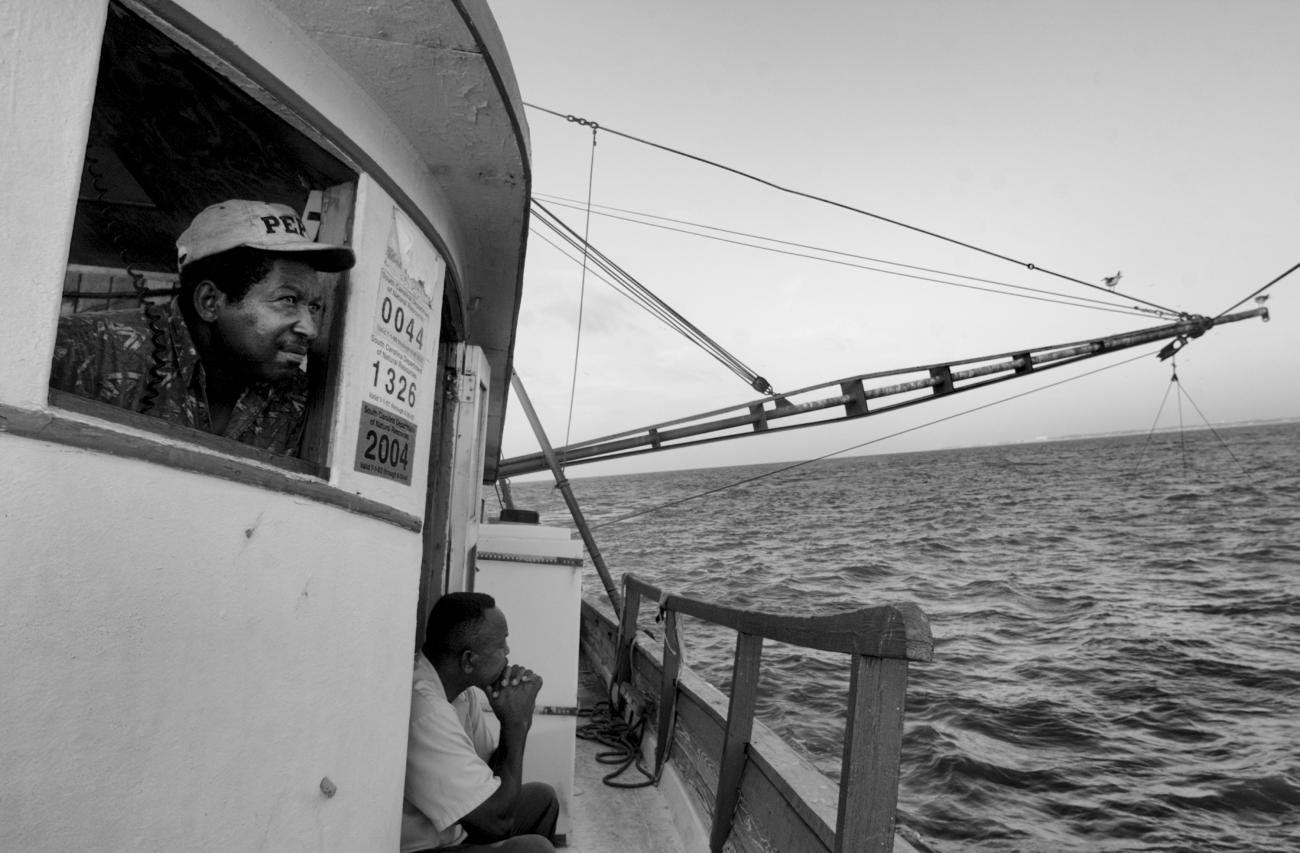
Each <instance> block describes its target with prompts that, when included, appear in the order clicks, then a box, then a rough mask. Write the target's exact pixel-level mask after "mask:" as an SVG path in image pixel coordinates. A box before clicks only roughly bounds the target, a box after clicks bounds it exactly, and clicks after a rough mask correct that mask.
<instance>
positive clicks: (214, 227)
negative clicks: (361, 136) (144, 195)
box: [176, 200, 355, 383]
mask: <svg viewBox="0 0 1300 853" xmlns="http://www.w3.org/2000/svg"><path fill="white" fill-rule="evenodd" d="M176 249H177V266H178V268H179V269H180V274H181V292H180V305H181V312H182V314H183V315H184V317H185V321H186V324H187V325H188V326H189V328H190V333H191V335H192V336H193V337H194V341H195V346H196V347H197V348H198V350H199V353H200V355H201V356H202V357H203V360H204V366H205V367H206V368H207V369H208V370H209V372H210V373H211V372H216V373H219V374H224V376H226V377H227V378H230V379H236V380H239V381H241V382H244V383H254V382H267V381H270V382H274V381H280V380H283V379H286V378H289V377H291V376H292V375H293V373H294V372H295V371H297V370H301V369H302V365H303V362H304V360H305V359H306V356H307V350H308V348H309V347H310V346H311V342H312V341H313V340H315V338H316V337H317V336H318V335H319V334H320V322H321V319H322V314H323V311H324V306H325V295H326V294H325V286H324V284H323V283H322V282H321V281H320V277H319V276H318V275H317V273H318V272H340V271H342V270H346V269H349V268H351V267H352V265H353V263H355V258H354V256H353V254H352V250H351V249H349V248H347V247H345V246H334V245H330V244H327V243H316V242H313V241H311V240H309V239H308V238H307V236H306V234H305V233H304V228H303V224H302V220H300V219H299V218H298V216H297V214H295V213H294V212H293V211H292V209H290V208H289V207H286V206H285V205H280V204H267V203H265V202H260V201H240V200H232V201H226V202H222V203H221V204H215V205H212V206H211V207H209V208H207V209H205V210H204V211H203V212H202V213H200V214H199V215H198V216H196V217H195V218H194V221H193V222H192V223H191V224H190V227H189V228H187V229H186V230H185V233H184V234H182V235H181V236H180V238H179V239H178V240H177V241H176Z"/></svg>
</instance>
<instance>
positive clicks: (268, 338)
mask: <svg viewBox="0 0 1300 853" xmlns="http://www.w3.org/2000/svg"><path fill="white" fill-rule="evenodd" d="M324 300H325V286H324V284H322V283H321V281H320V276H318V275H317V274H316V271H315V270H314V269H312V268H311V267H309V266H308V265H307V264H305V263H303V262H301V261H289V260H284V259H283V258H277V259H276V260H275V262H274V264H273V265H272V267H271V271H270V272H269V273H268V274H267V275H266V277H265V278H263V279H262V280H261V281H259V282H258V283H257V284H254V285H253V286H252V287H250V288H249V289H248V292H247V293H245V294H244V298H243V299H241V300H239V301H238V302H231V301H229V300H228V299H227V298H226V296H225V294H223V293H219V296H218V307H217V317H216V321H215V322H214V324H213V332H214V335H213V345H214V349H215V355H216V357H217V358H218V359H220V360H221V363H220V365H219V366H218V368H219V369H222V370H224V371H226V372H229V373H232V374H235V375H238V376H241V377H242V378H244V380H245V381H247V382H250V383H251V382H266V381H270V382H276V381H282V380H284V379H288V378H290V377H292V376H293V374H294V372H295V371H298V370H301V369H302V365H303V362H304V361H305V360H306V358H307V350H308V348H309V347H310V346H311V342H312V341H314V340H315V339H316V337H317V336H318V335H319V334H320V322H321V315H322V313H323V311H324V306H325V301H324Z"/></svg>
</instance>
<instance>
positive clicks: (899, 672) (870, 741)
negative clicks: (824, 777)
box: [835, 655, 907, 853]
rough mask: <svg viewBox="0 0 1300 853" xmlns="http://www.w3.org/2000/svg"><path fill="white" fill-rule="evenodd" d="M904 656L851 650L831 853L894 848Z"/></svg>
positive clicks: (904, 688) (904, 689)
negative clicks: (837, 802)
mask: <svg viewBox="0 0 1300 853" xmlns="http://www.w3.org/2000/svg"><path fill="white" fill-rule="evenodd" d="M906 698H907V661H905V660H897V659H894V658H876V657H869V656H867V655H853V673H852V675H851V677H850V679H849V715H848V721H847V722H846V724H845V727H844V758H843V761H842V763H841V765H840V806H839V816H838V817H837V819H836V827H835V853H849V851H853V853H858V851H873V853H874V851H879V853H889V851H892V850H893V849H894V812H895V809H896V807H897V803H898V764H899V758H900V756H901V754H902V749H903V706H904V703H905V701H906Z"/></svg>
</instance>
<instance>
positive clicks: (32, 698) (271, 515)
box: [0, 436, 421, 853]
mask: <svg viewBox="0 0 1300 853" xmlns="http://www.w3.org/2000/svg"><path fill="white" fill-rule="evenodd" d="M0 455H3V457H4V458H5V460H6V463H7V470H6V478H5V479H6V488H5V489H4V490H3V491H2V492H0V518H3V519H4V524H3V525H0V554H3V555H5V557H4V561H3V563H4V570H3V572H0V648H3V649H4V650H5V654H4V663H3V676H2V677H0V682H2V683H3V690H2V691H0V756H2V758H0V764H2V765H3V767H4V773H3V774H0V804H2V805H3V819H0V850H15V851H17V850H22V851H45V850H50V851H55V850H57V851H63V850H69V849H84V850H160V851H163V850H165V851H173V850H189V851H230V850H256V849H273V850H276V851H292V850H303V851H307V850H311V851H339V853H351V851H357V850H395V849H396V847H397V842H398V837H397V836H398V832H399V827H400V812H401V799H402V784H403V777H404V774H405V762H404V759H405V753H406V723H407V715H408V713H409V707H410V638H411V634H412V631H413V630H414V625H413V624H412V609H413V608H412V602H413V601H414V598H415V592H416V588H417V583H418V572H419V565H420V547H421V543H420V537H419V535H418V534H417V533H415V532H412V531H406V530H401V529H398V528H395V527H394V526H392V525H390V524H387V523H384V522H381V521H378V520H375V519H371V518H367V517H364V516H361V515H356V514H352V513H349V512H346V511H344V510H342V509H338V508H335V507H330V506H325V505H322V504H318V503H315V502H312V501H309V500H305V499H303V498H300V497H292V496H288V495H283V494H279V493H274V492H267V491H265V490H262V489H257V488H253V487H249V486H244V485H241V484H238V483H233V482H229V481H226V480H215V479H212V478H210V477H206V476H203V475H198V474H191V473H188V472H184V471H177V470H173V469H169V468H165V467H162V466H156V465H149V464H146V463H141V462H138V461H134V460H127V459H121V458H118V457H115V456H112V455H106V454H100V453H95V452H91V451H86V450H79V449H74V448H68V447H64V446H59V445H54V444H47V443H45V442H39V441H34V440H31V439H23V438H15V437H9V436H0ZM188 520H193V523H188ZM323 777H329V779H330V780H331V781H332V782H334V783H335V784H336V785H337V788H338V793H337V794H336V795H335V796H334V797H333V798H332V799H331V798H327V797H326V796H325V795H324V794H322V792H321V790H320V787H319V786H320V782H321V779H322V778H323ZM264 844H265V845H267V846H265V847H263V845H264Z"/></svg>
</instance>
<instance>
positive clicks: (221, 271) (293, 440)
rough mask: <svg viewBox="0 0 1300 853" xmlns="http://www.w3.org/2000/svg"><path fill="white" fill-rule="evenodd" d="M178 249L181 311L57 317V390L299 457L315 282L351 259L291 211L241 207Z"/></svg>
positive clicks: (207, 217) (315, 327)
mask: <svg viewBox="0 0 1300 853" xmlns="http://www.w3.org/2000/svg"><path fill="white" fill-rule="evenodd" d="M176 249H177V258H178V260H177V266H178V268H179V270H180V277H181V284H180V296H179V298H178V299H177V302H176V304H174V305H170V306H166V307H163V306H150V307H148V308H145V309H136V308H132V309H127V310H125V311H101V312H87V313H84V314H73V315H70V316H66V317H62V318H60V319H59V331H58V339H57V341H56V344H55V348H54V364H53V369H52V372H51V375H50V386H51V387H53V388H57V389H59V390H61V391H69V392H71V393H73V394H77V395H78V396H82V397H89V398H90V399H92V400H99V401H100V402H104V403H108V404H110V405H113V406H118V407H120V408H124V409H131V410H132V411H143V412H147V413H149V414H152V415H154V416H156V417H160V418H162V419H164V420H167V421H171V422H172V423H177V424H181V425H182V426H187V427H193V428H195V429H201V430H204V431H206V432H211V433H216V434H217V435H222V436H226V437H227V438H233V439H235V440H236V441H241V442H243V443H245V444H251V445H253V446H254V447H260V448H262V449H264V450H270V451H271V452H273V453H280V454H289V455H297V453H298V449H299V444H300V442H301V438H302V432H303V427H304V425H305V422H306V413H307V378H306V374H305V373H304V372H303V365H304V363H305V360H306V358H307V351H308V348H309V347H310V346H311V342H312V341H313V340H315V339H316V337H317V335H318V334H319V333H320V326H319V324H320V320H321V314H322V311H323V308H324V299H325V285H324V284H323V283H322V282H321V281H320V280H319V276H318V275H317V273H318V272H340V271H342V270H346V269H349V268H351V267H352V265H353V264H354V263H355V258H354V256H353V254H352V250H351V249H349V248H347V247H345V246H332V245H328V244H326V243H314V242H312V241H311V240H309V239H307V237H306V235H305V233H304V230H303V225H302V221H301V220H300V219H299V218H298V216H297V215H296V214H295V213H294V212H293V211H292V210H291V209H290V208H288V207H286V206H284V205H281V204H267V203H265V202H260V201H238V200H232V201H226V202H222V203H221V204H215V205H212V206H211V207H209V208H207V209H206V210H204V211H203V212H202V213H200V214H199V215H198V216H196V217H195V218H194V221H193V222H192V223H191V224H190V227H189V228H187V229H186V230H185V233H184V234H182V235H181V236H180V239H178V240H177V241H176Z"/></svg>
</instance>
